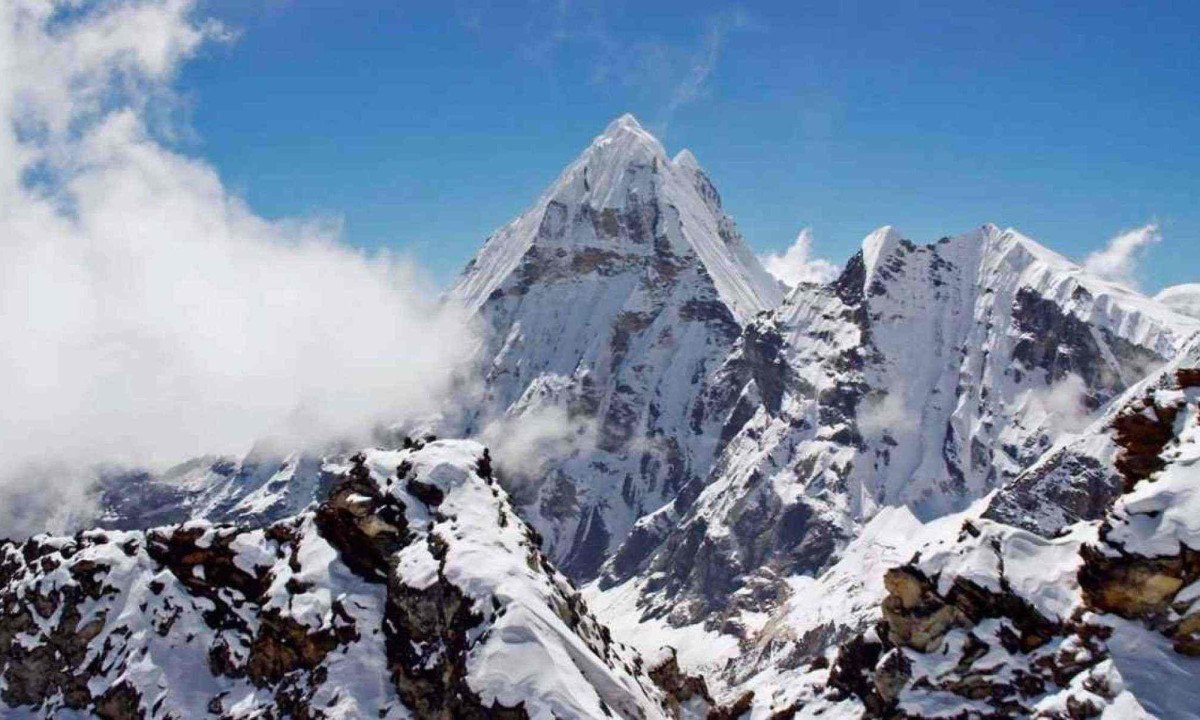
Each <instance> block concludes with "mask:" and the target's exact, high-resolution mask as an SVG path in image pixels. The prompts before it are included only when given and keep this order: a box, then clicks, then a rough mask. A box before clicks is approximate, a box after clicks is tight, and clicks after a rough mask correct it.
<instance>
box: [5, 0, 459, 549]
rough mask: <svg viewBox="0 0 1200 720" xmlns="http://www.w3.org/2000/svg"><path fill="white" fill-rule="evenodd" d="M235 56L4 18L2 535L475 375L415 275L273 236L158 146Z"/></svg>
mask: <svg viewBox="0 0 1200 720" xmlns="http://www.w3.org/2000/svg"><path fill="white" fill-rule="evenodd" d="M226 36H227V33H226V32H225V31H224V29H222V28H221V27H219V26H217V25H215V24H212V23H205V22H203V21H200V20H198V19H197V18H196V15H195V8H194V2H193V0H145V1H134V0H109V1H106V2H96V3H88V4H84V5H82V6H81V5H79V4H78V3H75V2H57V3H48V2H45V0H6V1H5V2H3V3H0V116H2V118H3V126H2V127H0V398H3V401H4V405H5V409H4V412H2V413H0V507H3V508H5V511H4V512H3V513H0V534H10V533H19V532H25V531H31V530H39V529H42V528H43V527H53V526H54V525H55V522H54V519H53V518H49V517H48V516H49V515H57V516H59V518H58V519H59V520H62V517H63V516H65V515H68V514H70V512H71V511H74V510H78V507H79V503H80V502H82V501H83V499H84V498H85V496H86V492H85V488H86V486H87V484H88V482H89V479H90V477H91V475H90V472H89V471H90V469H91V468H93V467H95V466H96V465H97V464H103V463H121V464H146V463H163V462H172V461H177V460H180V459H184V458H187V457H189V456H193V455H196V454H199V453H210V452H239V451H244V450H246V449H247V448H248V447H249V445H250V444H251V443H252V442H254V441H255V440H257V439H261V438H263V437H266V436H272V437H282V438H284V439H285V440H286V441H288V442H298V443H300V442H320V441H322V440H324V439H328V438H332V437H334V436H344V435H347V434H350V433H354V432H360V431H366V430H368V429H369V428H370V427H371V426H373V425H375V424H376V423H379V422H392V421H400V420H404V419H411V418H414V417H418V416H423V415H425V414H427V413H431V412H434V411H436V410H437V409H438V407H439V403H440V402H441V401H442V400H443V398H445V397H446V396H447V394H448V393H449V392H450V391H451V389H452V387H453V386H454V384H455V382H456V379H457V377H458V373H459V372H460V371H461V370H462V369H463V368H464V367H466V364H467V363H468V361H469V359H470V352H471V349H472V348H473V347H474V338H473V336H472V333H471V332H470V331H469V328H468V325H467V323H466V322H464V319H463V317H462V316H461V315H460V314H459V313H457V312H456V311H455V310H453V309H448V308H443V307H439V306H436V305H435V304H434V303H433V302H432V300H431V299H432V298H434V297H435V294H434V293H433V292H432V290H431V288H429V287H427V286H425V285H424V284H423V283H422V282H420V277H421V274H420V272H419V271H418V269H417V268H415V267H414V266H413V265H412V264H411V263H410V262H406V261H404V260H401V259H397V258H393V257H388V256H385V255H377V256H367V255H364V254H363V253H361V252H358V251H356V250H353V249H350V248H348V247H347V246H345V245H344V244H341V243H340V242H339V239H338V228H337V227H336V223H329V222H324V223H322V222H306V221H271V220H266V219H264V218H261V217H259V216H257V215H255V214H254V213H253V211H252V210H251V209H250V208H248V207H247V206H246V205H245V204H244V203H243V202H242V201H240V200H239V199H238V198H237V197H236V196H233V195H231V194H230V193H229V192H228V190H227V189H226V188H225V187H224V186H223V185H222V182H221V179H220V177H219V176H218V174H217V172H216V171H215V169H214V168H212V167H211V166H209V165H207V164H206V163H204V162H202V161H200V160H197V159H195V158H192V157H187V156H186V155H183V154H181V153H179V152H177V151H176V150H174V149H172V148H171V147H170V146H169V145H168V144H166V143H164V142H163V141H162V140H161V139H160V138H161V137H162V136H163V132H162V128H160V127H157V126H155V125H154V119H156V118H160V117H163V116H166V115H169V114H170V113H169V112H167V111H165V110H166V109H167V108H168V106H169V104H170V99H171V83H172V80H173V78H174V75H175V73H176V71H177V70H178V68H179V67H180V64H181V63H183V62H185V61H186V60H187V59H188V58H189V57H191V56H192V55H194V54H195V53H196V52H197V51H198V50H199V49H200V48H201V47H203V46H204V45H205V43H206V42H211V41H220V40H222V39H225V38H226ZM201 101H203V99H202V98H201Z"/></svg>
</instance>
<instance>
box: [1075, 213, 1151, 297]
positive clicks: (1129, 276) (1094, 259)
mask: <svg viewBox="0 0 1200 720" xmlns="http://www.w3.org/2000/svg"><path fill="white" fill-rule="evenodd" d="M1161 240H1162V236H1161V235H1160V234H1159V232H1158V225H1155V224H1153V223H1152V224H1150V225H1144V226H1142V227H1140V228H1136V229H1134V230H1130V231H1128V232H1124V233H1121V234H1120V235H1117V236H1116V237H1114V238H1113V239H1111V240H1109V241H1108V245H1107V246H1105V248H1104V249H1103V250H1097V251H1096V252H1094V253H1092V254H1091V255H1088V256H1087V259H1086V260H1084V261H1083V267H1084V269H1085V270H1087V271H1089V272H1091V273H1094V274H1096V275H1099V276H1100V277H1102V278H1104V279H1106V280H1111V281H1113V282H1117V283H1121V284H1123V285H1128V286H1129V287H1131V288H1134V289H1136V288H1137V286H1138V278H1137V269H1138V268H1137V265H1138V261H1139V260H1140V259H1141V254H1142V252H1143V251H1144V250H1145V248H1146V247H1147V246H1149V245H1152V244H1154V243H1157V242H1159V241H1161Z"/></svg>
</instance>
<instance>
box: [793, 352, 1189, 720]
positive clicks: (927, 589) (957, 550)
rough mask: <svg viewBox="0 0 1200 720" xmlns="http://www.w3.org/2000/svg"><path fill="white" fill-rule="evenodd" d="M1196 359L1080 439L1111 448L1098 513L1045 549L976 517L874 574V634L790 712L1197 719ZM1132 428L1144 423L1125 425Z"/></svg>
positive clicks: (1151, 383) (1061, 532) (1156, 380)
mask: <svg viewBox="0 0 1200 720" xmlns="http://www.w3.org/2000/svg"><path fill="white" fill-rule="evenodd" d="M1198 362H1200V351H1198V350H1197V349H1196V347H1195V346H1193V347H1191V348H1188V349H1186V350H1185V351H1184V352H1183V353H1182V354H1181V357H1180V358H1179V359H1178V360H1177V361H1176V362H1174V363H1172V364H1171V365H1170V366H1169V367H1168V368H1167V369H1166V370H1165V371H1163V372H1161V373H1159V374H1157V375H1156V376H1155V377H1153V378H1151V379H1150V380H1148V381H1147V382H1146V383H1144V384H1142V385H1140V386H1138V387H1135V388H1134V389H1133V390H1131V391H1130V392H1129V393H1128V394H1127V395H1126V396H1124V397H1123V398H1122V399H1121V401H1120V403H1119V404H1118V406H1117V407H1116V408H1115V409H1114V411H1113V413H1112V416H1111V417H1110V418H1106V420H1105V422H1103V423H1098V424H1097V426H1096V428H1095V429H1094V431H1093V432H1092V433H1089V434H1097V435H1102V436H1105V437H1109V438H1110V439H1109V440H1108V441H1106V442H1108V444H1109V445H1108V447H1109V451H1106V452H1104V453H1103V454H1102V457H1103V460H1102V461H1101V462H1102V463H1103V465H1104V466H1105V467H1104V468H1103V471H1104V472H1106V473H1109V474H1111V475H1113V476H1115V477H1118V478H1120V479H1122V480H1123V481H1124V482H1121V483H1119V484H1118V485H1117V488H1116V492H1115V494H1114V497H1113V498H1112V499H1111V500H1110V502H1109V503H1108V505H1107V507H1106V508H1105V509H1104V511H1103V512H1102V513H1101V517H1099V518H1097V519H1095V520H1090V521H1089V520H1083V521H1079V522H1075V523H1074V524H1071V525H1068V526H1064V527H1060V528H1058V530H1057V533H1056V536H1055V537H1053V538H1047V537H1042V536H1039V535H1035V534H1033V533H1030V532H1029V531H1027V530H1024V529H1020V528H1015V527H1012V526H1009V525H1005V524H1001V523H998V522H994V521H991V520H988V519H979V520H974V521H970V522H967V523H965V524H964V525H963V527H962V531H961V532H960V533H959V535H958V537H957V538H953V539H945V540H942V541H939V542H934V543H930V544H928V545H926V546H924V547H923V548H922V549H921V550H920V551H919V552H918V553H917V554H916V555H915V556H914V557H913V559H912V560H911V561H910V562H909V563H907V564H905V565H902V566H900V567H897V568H895V569H893V570H890V571H889V572H888V573H887V574H886V576H885V584H886V587H887V591H888V594H887V597H886V598H885V599H884V601H883V603H882V607H881V609H882V617H881V622H880V623H879V624H878V625H877V626H876V627H875V628H872V629H871V630H869V631H867V632H865V633H863V634H861V635H859V636H857V637H855V638H853V639H852V640H851V641H849V642H847V643H845V644H843V645H842V647H841V648H840V650H839V652H838V654H837V657H836V658H835V660H834V662H833V665H832V668H831V670H830V672H829V674H828V677H827V678H826V679H825V681H824V682H825V684H824V685H823V686H822V685H821V684H820V683H817V684H816V685H815V686H814V689H813V690H812V691H811V692H810V693H809V694H808V695H807V696H806V698H805V701H804V702H801V703H798V704H797V705H796V706H794V707H792V708H790V710H789V712H790V713H791V714H792V715H793V716H795V717H815V716H817V715H822V714H827V713H828V712H829V711H831V710H832V708H833V707H842V708H843V709H847V708H857V709H858V710H857V711H859V712H863V711H865V715H866V716H867V717H928V716H930V715H935V714H936V715H937V716H939V717H985V718H988V717H994V718H1002V717H1045V718H1089V717H1099V716H1101V715H1102V714H1105V715H1104V716H1105V717H1108V716H1110V715H1109V714H1106V713H1111V716H1113V717H1150V716H1153V717H1162V718H1167V717H1189V716H1190V715H1191V714H1194V711H1195V708H1196V706H1197V702H1200V695H1198V693H1197V690H1196V688H1195V683H1194V678H1195V676H1196V673H1197V672H1200V661H1198V660H1197V659H1196V658H1197V657H1200V643H1198V638H1200V621H1198V620H1197V618H1200V608H1198V607H1197V600H1198V599H1200V593H1198V592H1197V587H1198V586H1200V552H1198V548H1200V522H1198V521H1197V518H1200V504H1198V498H1200V473H1198V472H1197V470H1196V463H1197V460H1200V372H1197V371H1196V369H1195V364H1197V363H1198ZM1167 416H1170V420H1169V421H1165V419H1166V417H1167ZM1130 417H1141V418H1143V419H1144V420H1145V421H1146V422H1145V423H1144V424H1143V423H1141V422H1138V423H1136V424H1135V425H1130V424H1129V423H1130V421H1129V419H1128V418H1130ZM1114 425H1115V428H1114ZM1130 427H1136V428H1139V429H1138V430H1133V431H1131V430H1130V429H1129V428H1130ZM1111 436H1115V437H1116V443H1115V444H1114V443H1113V442H1112V440H1111ZM1081 442H1082V441H1081ZM1104 444H1105V443H1104V442H1101V443H1097V444H1095V445H1094V447H1100V446H1103V445H1104ZM1151 460H1153V462H1151Z"/></svg>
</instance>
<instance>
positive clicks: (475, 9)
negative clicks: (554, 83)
mask: <svg viewBox="0 0 1200 720" xmlns="http://www.w3.org/2000/svg"><path fill="white" fill-rule="evenodd" d="M468 2H470V3H472V4H465V3H468ZM478 2H479V0H461V2H460V4H459V5H458V6H457V13H458V16H459V19H460V22H461V23H462V24H463V26H464V27H466V28H467V29H469V30H472V31H484V32H486V29H485V26H486V24H487V22H488V19H487V15H488V13H485V12H484V9H483V6H481V5H479V4H478ZM611 7H612V6H611V5H610V4H607V3H603V2H597V1H596V0H535V2H534V3H533V4H532V5H531V6H530V12H529V17H528V19H527V21H526V22H525V33H524V36H523V37H522V38H521V39H519V40H518V42H517V46H518V51H519V52H520V54H521V56H523V57H524V58H525V59H526V60H528V61H529V62H531V63H534V64H536V65H538V66H539V67H541V68H543V69H544V70H545V71H546V72H547V73H549V74H550V76H551V77H552V78H553V77H555V73H556V72H557V69H558V66H559V64H560V63H561V62H562V61H563V60H564V59H565V58H566V56H567V54H568V53H574V54H575V56H574V57H572V58H571V59H572V60H573V61H575V60H578V61H580V62H579V64H582V65H583V66H585V67H587V68H588V69H589V70H588V80H589V81H590V82H592V83H594V84H597V85H612V86H619V87H622V88H627V89H631V90H634V91H635V92H636V94H638V95H639V96H641V97H642V98H644V102H645V104H646V106H647V107H648V108H649V112H648V113H647V114H648V115H650V116H651V117H652V118H653V122H654V124H655V125H657V126H659V128H661V129H662V130H665V129H666V127H667V126H668V125H669V124H670V122H671V121H672V120H673V119H674V117H675V116H676V114H677V113H678V112H679V111H680V110H682V109H683V108H685V107H687V106H689V105H693V104H695V103H697V102H700V101H702V100H703V99H704V98H707V97H710V94H711V91H712V81H713V78H714V76H715V74H716V72H717V69H718V66H719V63H720V61H721V58H722V56H723V54H724V53H725V52H726V49H727V45H728V40H729V37H730V35H731V34H733V33H735V32H738V31H741V30H747V29H750V28H753V27H755V25H754V23H753V21H752V18H751V16H750V15H749V14H748V13H747V12H746V11H745V10H743V9H742V8H740V7H736V6H735V7H730V8H728V9H725V10H722V11H720V12H716V13H713V14H710V15H707V16H703V17H701V18H700V20H699V27H698V30H697V34H696V35H695V36H694V37H693V38H690V39H686V40H665V39H663V37H662V36H660V35H656V34H653V33H650V32H646V33H642V34H637V35H633V36H630V35H626V34H620V33H617V32H614V30H613V29H612V23H610V21H609V14H610V13H611V12H612V9H611ZM572 64H576V63H574V62H573V63H572Z"/></svg>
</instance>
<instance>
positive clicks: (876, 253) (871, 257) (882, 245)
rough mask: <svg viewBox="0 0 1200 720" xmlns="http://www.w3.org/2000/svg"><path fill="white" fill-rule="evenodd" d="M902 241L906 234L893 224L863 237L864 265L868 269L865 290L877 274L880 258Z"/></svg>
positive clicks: (889, 252)
mask: <svg viewBox="0 0 1200 720" xmlns="http://www.w3.org/2000/svg"><path fill="white" fill-rule="evenodd" d="M902 242H904V236H902V235H901V234H900V232H899V231H898V230H896V228H894V227H892V226H891V225H884V226H883V227H881V228H879V229H878V230H875V231H874V232H872V233H871V234H870V235H868V236H866V237H865V238H863V242H862V254H863V266H864V267H865V269H866V273H865V275H864V279H863V283H864V284H863V289H864V290H866V288H867V287H870V285H871V280H872V278H873V277H874V276H875V270H876V268H877V267H878V266H879V260H880V258H885V257H887V256H888V255H890V254H891V253H892V251H893V250H894V249H895V248H896V247H898V246H899V245H900V243H902Z"/></svg>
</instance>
